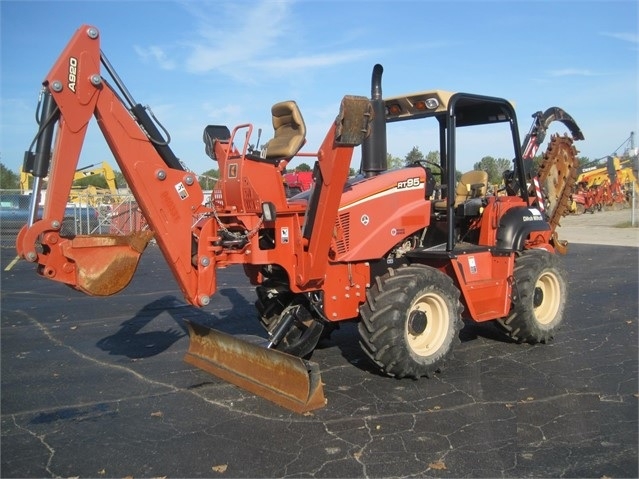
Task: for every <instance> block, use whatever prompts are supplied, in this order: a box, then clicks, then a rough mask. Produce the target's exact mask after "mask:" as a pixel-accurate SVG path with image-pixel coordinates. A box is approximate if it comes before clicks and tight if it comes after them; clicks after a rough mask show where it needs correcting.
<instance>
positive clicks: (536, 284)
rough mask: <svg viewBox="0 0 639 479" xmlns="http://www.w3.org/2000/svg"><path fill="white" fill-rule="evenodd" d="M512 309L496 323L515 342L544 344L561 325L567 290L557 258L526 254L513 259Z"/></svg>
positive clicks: (543, 253)
mask: <svg viewBox="0 0 639 479" xmlns="http://www.w3.org/2000/svg"><path fill="white" fill-rule="evenodd" d="M513 276H514V280H515V281H514V287H513V295H514V297H513V305H512V308H511V311H510V314H509V316H508V317H507V318H505V319H500V320H498V323H499V324H500V325H501V326H502V328H503V329H504V330H505V332H506V334H507V335H508V336H510V337H511V338H512V339H514V340H515V341H517V342H527V343H531V344H535V343H546V342H548V341H550V340H552V338H553V337H554V335H555V333H556V332H557V330H559V328H560V326H561V323H562V322H563V317H564V310H565V307H566V298H567V291H568V288H567V286H566V284H567V283H566V273H565V271H564V270H563V268H562V267H561V264H560V261H559V258H558V257H557V255H555V254H553V253H549V252H548V251H544V250H527V251H524V252H522V253H521V254H520V255H519V256H518V257H517V258H516V259H515V269H514V272H513Z"/></svg>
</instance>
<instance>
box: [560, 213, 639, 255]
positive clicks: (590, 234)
mask: <svg viewBox="0 0 639 479" xmlns="http://www.w3.org/2000/svg"><path fill="white" fill-rule="evenodd" d="M632 220H633V210H632V208H625V209H622V210H618V211H598V212H596V213H584V214H582V215H569V216H566V217H565V218H563V219H562V220H561V223H560V226H559V228H557V233H558V235H559V239H561V240H567V241H568V244H570V243H581V244H596V245H607V246H632V247H635V248H637V247H639V227H638V226H639V209H635V211H634V224H635V226H634V227H632V226H631V223H632Z"/></svg>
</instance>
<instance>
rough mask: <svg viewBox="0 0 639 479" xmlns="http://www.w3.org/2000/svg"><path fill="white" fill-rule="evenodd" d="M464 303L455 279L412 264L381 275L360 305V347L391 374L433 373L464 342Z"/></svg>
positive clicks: (413, 374) (406, 375)
mask: <svg viewBox="0 0 639 479" xmlns="http://www.w3.org/2000/svg"><path fill="white" fill-rule="evenodd" d="M461 312H462V305H461V303H460V302H459V290H458V289H457V287H456V286H455V284H454V283H453V281H452V279H451V278H450V277H448V276H447V275H445V274H444V273H442V272H440V271H439V270H437V269H434V268H431V267H428V266H423V265H419V264H416V265H411V266H406V267H401V268H398V269H389V270H388V272H387V273H386V274H384V275H383V276H379V277H377V278H376V284H375V285H374V286H372V287H371V289H370V290H369V292H368V293H367V302H366V303H365V304H364V305H362V307H361V308H360V314H361V318H362V320H361V321H360V323H359V333H360V337H361V341H360V345H361V347H362V349H363V350H364V352H365V353H366V355H367V356H368V357H369V358H370V359H371V360H372V361H373V362H374V363H375V364H376V365H377V366H378V367H379V368H380V369H381V370H382V371H383V372H384V373H386V374H387V375H389V376H393V377H397V378H402V377H410V378H419V377H421V376H432V375H433V374H434V373H435V372H438V371H439V369H440V368H441V367H442V365H443V364H444V362H445V361H446V360H447V359H448V358H449V357H450V355H451V352H452V348H453V344H454V343H456V342H458V341H459V337H458V332H459V329H460V326H461Z"/></svg>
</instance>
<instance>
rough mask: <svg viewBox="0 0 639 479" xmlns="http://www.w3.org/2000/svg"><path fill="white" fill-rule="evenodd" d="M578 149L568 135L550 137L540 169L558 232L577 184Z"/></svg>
mask: <svg viewBox="0 0 639 479" xmlns="http://www.w3.org/2000/svg"><path fill="white" fill-rule="evenodd" d="M577 153H578V152H577V149H576V148H575V146H574V145H573V140H572V138H570V137H569V136H567V135H563V136H560V135H558V134H555V135H553V136H552V137H551V139H550V142H549V144H548V148H547V149H546V152H545V153H544V156H543V160H542V162H541V165H540V167H539V171H538V177H539V182H540V184H541V187H542V189H543V191H544V195H545V203H546V213H547V215H548V222H549V223H550V228H551V230H552V231H555V228H556V227H557V226H558V225H559V221H560V220H561V218H562V217H563V216H566V214H568V211H569V209H570V195H571V193H572V188H573V186H574V184H575V181H576V180H577V167H578V166H579V161H578V159H577Z"/></svg>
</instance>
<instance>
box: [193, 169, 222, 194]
mask: <svg viewBox="0 0 639 479" xmlns="http://www.w3.org/2000/svg"><path fill="white" fill-rule="evenodd" d="M219 178H220V171H219V170H216V169H214V168H213V169H211V170H206V171H205V172H204V173H202V174H201V175H198V177H197V180H198V182H199V183H200V188H202V189H203V190H212V189H213V188H214V187H215V183H217V180H218V179H219Z"/></svg>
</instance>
